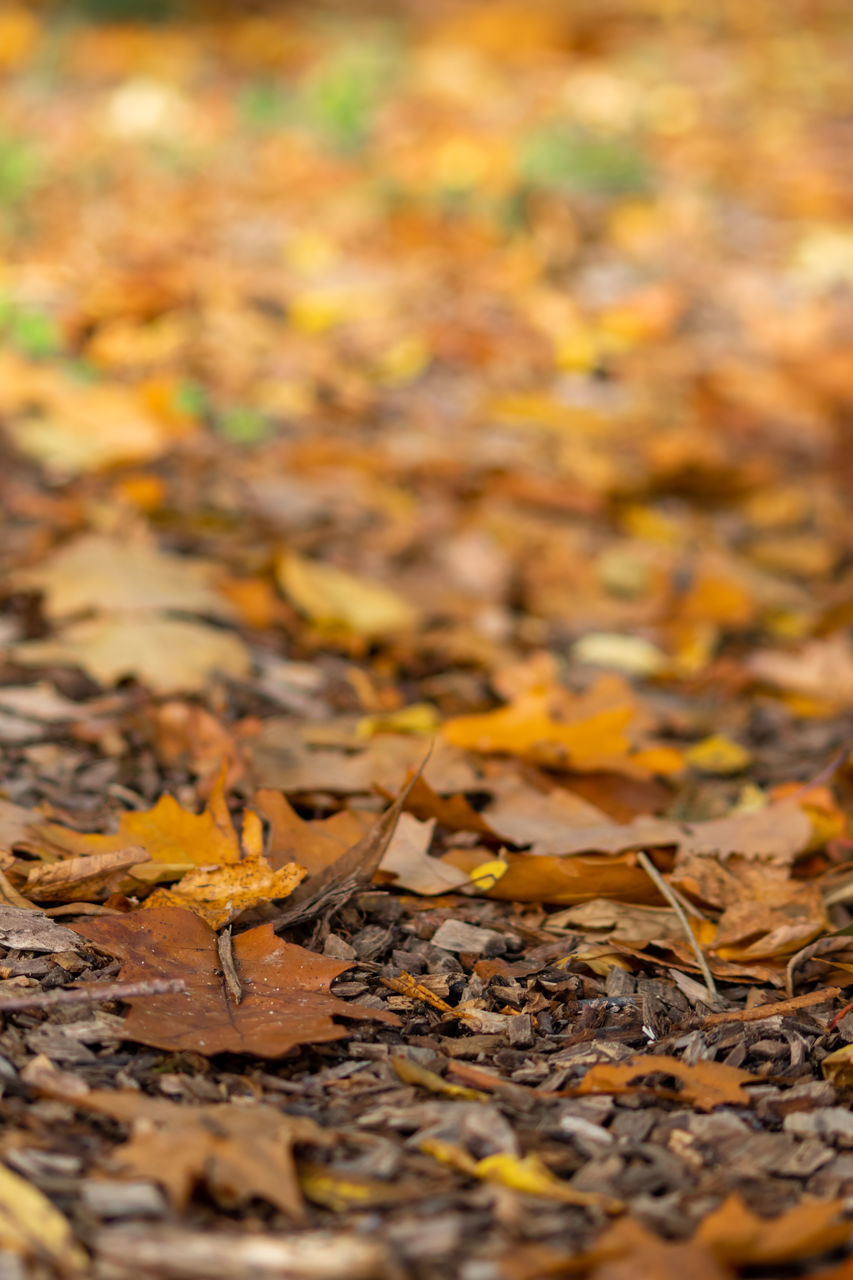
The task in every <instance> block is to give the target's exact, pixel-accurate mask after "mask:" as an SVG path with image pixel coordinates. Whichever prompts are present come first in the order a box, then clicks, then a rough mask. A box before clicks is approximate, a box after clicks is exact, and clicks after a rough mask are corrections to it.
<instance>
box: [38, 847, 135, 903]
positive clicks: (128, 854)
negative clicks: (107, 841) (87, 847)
mask: <svg viewBox="0 0 853 1280" xmlns="http://www.w3.org/2000/svg"><path fill="white" fill-rule="evenodd" d="M147 861H148V854H147V853H146V851H145V850H144V849H141V848H139V847H138V846H136V845H130V846H129V847H128V848H124V849H116V850H115V851H114V852H107V853H93V854H90V855H89V856H88V857H80V858H66V859H65V860H64V861H62V862H54V863H51V864H48V865H46V866H45V865H44V864H39V865H37V866H34V867H32V869H31V870H30V871H29V873H28V874H27V879H26V882H25V884H24V889H25V890H26V892H27V894H28V896H29V897H30V898H35V900H36V901H37V902H51V901H56V900H57V899H59V900H61V901H63V902H76V901H86V900H88V899H90V898H92V897H93V896H96V895H97V894H98V893H100V892H101V891H102V890H103V889H109V888H110V887H117V885H118V881H119V880H120V879H121V872H123V871H127V870H129V868H130V867H133V866H136V865H137V864H138V863H141V862H147Z"/></svg>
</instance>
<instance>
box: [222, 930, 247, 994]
mask: <svg viewBox="0 0 853 1280" xmlns="http://www.w3.org/2000/svg"><path fill="white" fill-rule="evenodd" d="M216 950H217V951H218V952H219V963H220V964H221V965H222V981H223V982H224V983H225V989H226V991H227V992H228V994H229V995H230V997H231V999H232V1000H233V1001H234V1003H235V1004H239V1003H240V1001H241V1000H242V999H243V988H242V986H241V984H240V978H239V975H238V973H237V965H236V962H235V960H234V948H233V946H232V945H231V926H230V924H229V926H228V928H227V929H223V930H222V932H221V933H218V934H217V935H216Z"/></svg>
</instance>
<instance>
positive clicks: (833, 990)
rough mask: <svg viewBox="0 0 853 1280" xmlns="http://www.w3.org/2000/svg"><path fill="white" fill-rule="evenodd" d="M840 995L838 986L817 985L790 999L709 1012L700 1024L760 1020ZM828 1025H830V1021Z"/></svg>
mask: <svg viewBox="0 0 853 1280" xmlns="http://www.w3.org/2000/svg"><path fill="white" fill-rule="evenodd" d="M840 995H841V988H840V987H819V988H818V990H817V991H809V992H808V994H807V995H804V996H794V997H793V999H791V1000H778V1001H777V1002H776V1003H775V1004H759V1005H756V1006H755V1008H754V1009H732V1010H730V1011H728V1012H726V1013H709V1014H708V1015H707V1016H706V1017H704V1018H703V1019H702V1026H703V1027H715V1026H717V1025H718V1024H719V1023H722V1022H761V1021H762V1020H763V1019H764V1018H773V1017H775V1016H776V1015H777V1014H779V1015H784V1014H786V1013H793V1012H795V1011H796V1010H797V1009H806V1008H808V1006H809V1005H811V1004H823V1003H824V1001H825V1000H835V998H836V997H837V996H840ZM847 1007H848V1008H849V1007H850V1006H849V1005H848V1006H847ZM842 1012H843V1010H842ZM837 1016H838V1015H836V1017H837ZM834 1021H835V1019H833V1022H834ZM829 1025H830V1027H831V1026H832V1023H830V1024H829Z"/></svg>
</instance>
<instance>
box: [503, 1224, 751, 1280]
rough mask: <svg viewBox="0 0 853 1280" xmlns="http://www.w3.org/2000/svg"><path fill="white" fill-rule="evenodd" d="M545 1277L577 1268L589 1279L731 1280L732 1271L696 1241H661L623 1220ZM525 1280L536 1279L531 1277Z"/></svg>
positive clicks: (657, 1237) (555, 1266) (637, 1225)
mask: <svg viewBox="0 0 853 1280" xmlns="http://www.w3.org/2000/svg"><path fill="white" fill-rule="evenodd" d="M554 1263H555V1265H554V1270H552V1271H547V1270H546V1271H545V1272H544V1274H545V1275H562V1274H565V1275H571V1274H573V1273H575V1274H576V1273H577V1270H578V1268H580V1269H582V1274H586V1275H588V1277H589V1280H636V1278H637V1277H639V1276H642V1277H644V1280H645V1277H648V1278H649V1280H682V1278H683V1277H684V1276H689V1277H690V1280H733V1277H734V1272H733V1271H732V1270H730V1268H729V1267H728V1266H727V1265H726V1264H725V1263H724V1262H722V1261H720V1260H719V1259H717V1258H715V1257H714V1255H713V1253H712V1252H711V1251H710V1250H709V1249H708V1248H707V1247H706V1246H704V1245H703V1244H701V1243H699V1242H698V1241H696V1240H684V1241H677V1242H674V1241H670V1240H661V1239H660V1237H659V1236H657V1235H655V1234H653V1233H652V1232H651V1231H650V1230H649V1229H648V1228H647V1227H645V1226H643V1225H642V1224H641V1223H639V1222H637V1221H636V1220H635V1219H633V1218H623V1219H621V1221H619V1222H616V1223H614V1224H613V1226H611V1227H609V1228H608V1230H607V1231H605V1232H604V1233H603V1235H601V1236H599V1238H598V1240H597V1241H596V1242H595V1244H594V1245H593V1247H592V1249H591V1250H590V1251H589V1253H586V1254H582V1255H581V1256H580V1257H578V1256H577V1254H575V1255H574V1256H573V1257H572V1258H571V1259H568V1258H566V1259H565V1263H566V1266H565V1267H563V1268H560V1267H559V1263H560V1259H555V1260H554ZM525 1280H539V1275H538V1274H535V1275H530V1276H528V1277H525Z"/></svg>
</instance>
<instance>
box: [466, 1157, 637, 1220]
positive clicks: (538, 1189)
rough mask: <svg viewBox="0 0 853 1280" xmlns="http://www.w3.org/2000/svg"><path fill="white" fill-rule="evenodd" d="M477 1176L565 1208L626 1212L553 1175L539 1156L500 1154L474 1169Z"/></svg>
mask: <svg viewBox="0 0 853 1280" xmlns="http://www.w3.org/2000/svg"><path fill="white" fill-rule="evenodd" d="M474 1175H475V1177H477V1178H481V1179H482V1180H483V1181H484V1182H496V1183H498V1185H499V1186H502V1187H511V1188H512V1190H513V1191H521V1192H523V1193H524V1194H525V1195H528V1196H542V1197H543V1198H544V1199H546V1200H559V1201H560V1203H561V1204H583V1205H594V1206H595V1207H596V1208H599V1209H603V1210H604V1211H605V1213H619V1212H620V1210H621V1209H623V1208H624V1206H623V1205H622V1203H621V1202H620V1201H619V1200H617V1199H615V1197H609V1196H603V1195H600V1194H598V1193H596V1192H593V1191H579V1190H576V1189H575V1188H574V1187H572V1186H570V1185H569V1183H567V1182H563V1181H562V1179H560V1178H557V1177H555V1176H554V1174H553V1173H551V1171H550V1169H548V1168H547V1167H546V1166H545V1165H544V1164H543V1163H542V1161H541V1160H540V1159H539V1157H538V1156H536V1155H533V1154H531V1155H527V1156H524V1157H523V1158H520V1157H518V1156H514V1155H510V1154H507V1153H506V1152H496V1153H495V1154H494V1155H490V1156H484V1157H483V1159H482V1160H478V1161H477V1163H476V1165H475V1166H474Z"/></svg>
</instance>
